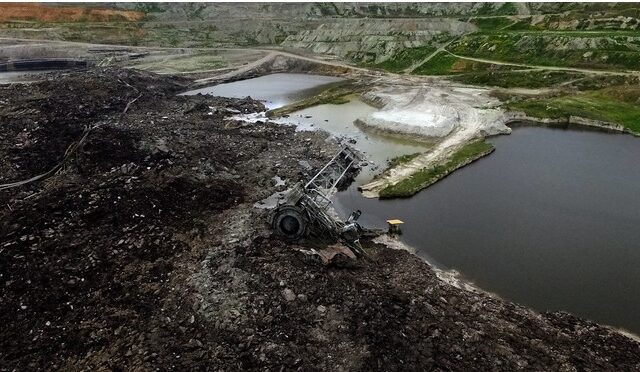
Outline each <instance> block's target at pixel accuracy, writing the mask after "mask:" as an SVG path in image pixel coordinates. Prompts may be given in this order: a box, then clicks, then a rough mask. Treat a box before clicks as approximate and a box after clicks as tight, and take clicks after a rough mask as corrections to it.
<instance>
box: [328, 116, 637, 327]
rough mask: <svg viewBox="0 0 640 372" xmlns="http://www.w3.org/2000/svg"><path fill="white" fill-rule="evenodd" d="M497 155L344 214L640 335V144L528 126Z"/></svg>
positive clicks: (513, 293) (440, 258)
mask: <svg viewBox="0 0 640 372" xmlns="http://www.w3.org/2000/svg"><path fill="white" fill-rule="evenodd" d="M490 142H492V143H494V144H495V146H496V151H495V153H494V154H492V155H491V156H489V157H487V158H484V159H481V160H479V161H478V162H476V163H473V164H472V165H470V166H468V167H466V168H463V169H461V170H459V171H457V172H455V173H454V174H453V175H451V176H450V177H447V178H445V179H444V180H442V181H440V182H438V183H437V184H435V185H433V186H432V187H430V188H428V189H427V190H425V191H423V192H421V193H419V194H418V195H416V196H414V197H413V198H411V199H404V200H391V201H379V200H371V199H364V198H362V197H361V195H360V194H359V193H358V192H357V191H356V190H355V187H352V188H351V189H350V190H348V191H346V192H343V193H340V194H339V195H338V196H337V200H336V206H337V209H338V210H340V211H342V212H343V213H346V211H350V210H353V209H361V210H362V211H363V215H362V217H361V219H362V222H363V223H364V224H365V225H373V226H381V227H382V226H384V225H385V220H386V219H387V218H400V219H402V220H403V221H405V225H404V229H403V231H404V234H403V235H402V237H401V239H402V240H403V241H404V242H406V243H408V244H410V245H412V246H413V247H415V248H417V250H418V252H417V254H418V255H420V256H422V257H424V258H425V259H427V260H429V261H431V262H435V263H436V264H437V265H439V266H442V267H444V268H448V269H455V270H457V271H459V272H460V273H461V274H462V275H463V276H464V277H465V278H467V279H469V280H470V281H473V282H475V283H476V284H478V285H479V286H480V287H481V288H484V289H486V290H489V291H493V292H495V293H497V294H499V295H500V296H502V297H505V298H508V299H511V300H513V301H515V302H518V303H520V304H524V305H528V306H531V307H533V308H535V309H537V310H540V311H545V310H565V311H569V312H572V313H574V314H577V315H579V316H583V317H586V318H589V319H593V320H596V321H599V322H602V323H605V324H610V325H614V326H620V327H624V328H627V329H629V330H631V331H633V332H635V333H640V139H637V138H634V137H631V136H628V135H619V134H607V133H602V132H596V131H584V130H563V129H552V128H544V127H522V128H517V129H515V130H514V131H513V134H511V135H510V136H504V137H496V138H493V139H491V140H490Z"/></svg>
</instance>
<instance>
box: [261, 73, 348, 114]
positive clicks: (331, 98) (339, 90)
mask: <svg viewBox="0 0 640 372" xmlns="http://www.w3.org/2000/svg"><path fill="white" fill-rule="evenodd" d="M357 92H358V88H357V87H356V86H355V85H354V83H353V82H352V81H348V82H337V83H333V84H330V85H329V87H328V88H327V89H325V90H323V91H322V92H320V93H318V94H316V95H315V96H313V97H309V98H306V99H303V100H301V101H297V102H294V103H291V104H289V105H286V106H282V107H280V108H277V109H273V110H269V111H267V114H266V115H267V117H269V118H274V117H278V116H282V115H286V114H289V113H292V112H294V111H299V110H302V109H304V108H307V107H312V106H317V105H322V104H332V105H341V104H344V103H347V102H349V96H351V95H353V94H355V93H357Z"/></svg>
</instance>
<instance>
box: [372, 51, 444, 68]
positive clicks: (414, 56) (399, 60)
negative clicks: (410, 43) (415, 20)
mask: <svg viewBox="0 0 640 372" xmlns="http://www.w3.org/2000/svg"><path fill="white" fill-rule="evenodd" d="M435 50H436V48H435V47H433V46H430V45H429V46H423V47H416V48H407V49H403V50H401V51H400V52H398V53H396V54H394V55H393V56H392V57H391V58H389V59H387V60H386V61H383V62H380V63H377V64H374V65H370V66H367V67H375V68H381V69H383V70H387V71H391V72H402V71H404V70H405V69H407V68H409V67H411V66H412V65H413V64H414V63H417V62H419V61H421V60H423V59H425V58H426V57H427V56H428V55H429V54H431V53H433V52H434V51H435Z"/></svg>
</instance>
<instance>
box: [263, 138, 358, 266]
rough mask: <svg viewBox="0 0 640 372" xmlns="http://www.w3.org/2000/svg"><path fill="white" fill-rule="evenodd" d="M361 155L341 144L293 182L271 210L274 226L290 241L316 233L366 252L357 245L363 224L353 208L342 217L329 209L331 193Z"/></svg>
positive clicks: (354, 249)
mask: <svg viewBox="0 0 640 372" xmlns="http://www.w3.org/2000/svg"><path fill="white" fill-rule="evenodd" d="M359 161H360V158H359V157H358V155H357V154H356V153H355V152H354V151H353V150H352V149H350V148H349V147H343V148H342V149H341V150H340V151H339V152H338V153H337V154H336V155H335V156H334V157H333V158H332V159H331V160H330V161H329V162H328V163H327V164H326V165H325V166H324V167H323V168H322V169H321V170H320V171H319V172H318V173H317V174H316V175H315V176H313V177H312V178H311V180H309V181H308V182H307V183H302V182H300V183H298V184H296V185H295V186H294V187H293V188H292V189H291V190H290V191H289V192H288V194H287V195H286V197H285V198H284V200H283V201H282V202H281V203H280V204H279V205H278V206H277V207H276V208H275V209H274V211H273V213H272V214H271V225H272V227H273V229H274V230H275V231H276V232H277V233H278V234H279V235H281V236H282V237H283V238H285V239H287V240H289V241H300V240H302V239H304V238H305V237H307V236H309V235H312V234H315V235H317V236H320V237H323V238H325V237H329V238H331V239H332V240H336V241H340V242H342V243H344V244H345V245H346V246H347V247H349V249H351V251H352V252H353V253H354V254H355V255H356V256H362V255H365V252H364V250H363V249H362V246H361V245H360V235H361V234H362V232H363V229H362V227H361V226H360V225H359V224H358V222H357V220H358V218H359V217H360V214H361V212H360V211H359V210H358V211H355V212H352V213H351V215H350V216H349V217H348V218H347V219H346V220H345V221H341V220H339V219H337V218H334V217H332V216H331V215H330V214H329V213H328V212H329V206H330V205H331V199H330V197H331V195H332V194H333V193H334V192H335V191H336V190H337V188H338V187H339V186H340V184H341V182H344V181H345V178H346V176H347V175H351V174H353V173H354V172H357V170H358V163H359Z"/></svg>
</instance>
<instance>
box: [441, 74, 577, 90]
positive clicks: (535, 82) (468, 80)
mask: <svg viewBox="0 0 640 372" xmlns="http://www.w3.org/2000/svg"><path fill="white" fill-rule="evenodd" d="M583 76H584V75H583V74H580V73H573V72H566V71H535V70H534V71H512V72H510V71H488V72H479V73H472V74H463V75H458V76H454V77H452V78H451V79H452V80H455V81H458V82H461V83H464V84H470V85H484V86H492V87H502V88H516V87H517V88H544V87H551V86H554V85H557V84H561V83H565V82H568V81H571V80H576V79H579V78H581V77H583Z"/></svg>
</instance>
